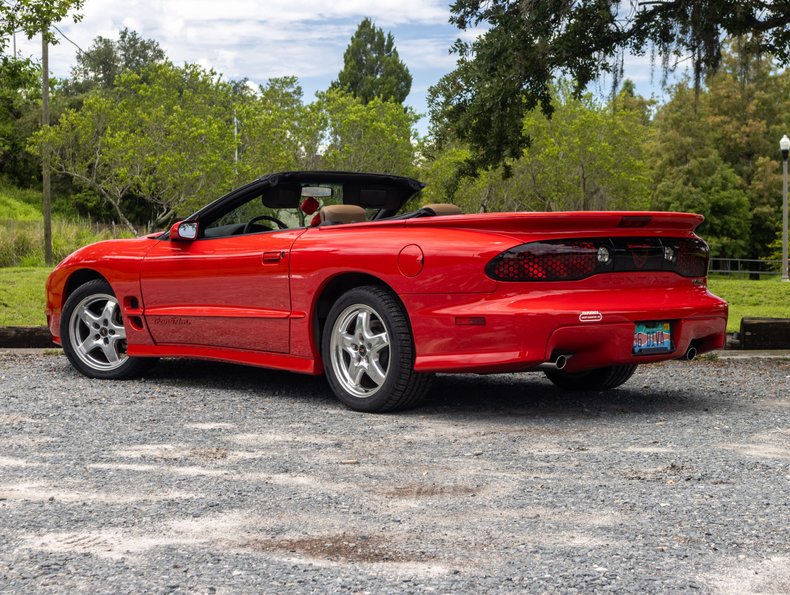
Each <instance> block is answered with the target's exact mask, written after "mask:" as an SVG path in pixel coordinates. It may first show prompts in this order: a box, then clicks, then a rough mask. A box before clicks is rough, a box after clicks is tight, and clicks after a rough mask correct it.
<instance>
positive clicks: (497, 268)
mask: <svg viewBox="0 0 790 595" xmlns="http://www.w3.org/2000/svg"><path fill="white" fill-rule="evenodd" d="M604 243H605V242H601V241H600V240H548V241H545V242H532V243H529V244H522V245H521V246H516V247H515V248H511V249H510V250H507V251H506V252H503V253H502V254H500V255H499V256H496V257H495V258H494V259H493V260H492V261H491V262H489V263H488V266H486V274H487V275H488V276H489V277H491V278H493V279H498V280H500V281H576V280H578V279H584V278H585V277H589V276H590V275H594V274H595V273H597V272H600V270H599V269H601V267H604V268H605V269H606V270H608V269H610V268H611V265H610V261H611V256H610V253H609V251H608V248H607V247H606V246H604V245H603V244H604ZM600 248H604V250H606V252H602V251H601V250H600Z"/></svg>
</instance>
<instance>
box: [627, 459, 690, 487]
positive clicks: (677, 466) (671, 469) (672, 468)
mask: <svg viewBox="0 0 790 595" xmlns="http://www.w3.org/2000/svg"><path fill="white" fill-rule="evenodd" d="M624 476H625V478H626V479H632V480H637V481H662V482H667V483H670V482H671V483H674V482H676V481H681V480H684V481H689V480H691V479H693V478H694V470H693V469H690V468H688V467H686V466H685V465H683V464H682V463H675V462H672V463H670V464H669V465H667V466H666V467H659V468H653V469H629V470H628V471H627V472H626V473H625V474H624Z"/></svg>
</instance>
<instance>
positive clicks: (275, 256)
mask: <svg viewBox="0 0 790 595" xmlns="http://www.w3.org/2000/svg"><path fill="white" fill-rule="evenodd" d="M283 258H285V250H273V251H271V252H264V253H263V264H276V263H278V262H280V261H281V260H282V259H283Z"/></svg>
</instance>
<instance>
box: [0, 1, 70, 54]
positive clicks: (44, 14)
mask: <svg viewBox="0 0 790 595" xmlns="http://www.w3.org/2000/svg"><path fill="white" fill-rule="evenodd" d="M83 4H85V0H4V1H3V2H0V51H3V50H5V48H6V47H7V45H8V40H9V38H10V37H11V35H12V34H13V32H14V31H20V30H21V31H22V32H23V33H24V34H25V35H26V36H27V38H28V39H31V38H32V37H33V36H34V35H37V34H39V33H41V32H42V31H43V32H44V36H45V37H46V38H47V41H48V43H50V44H57V43H58V39H57V37H55V35H53V34H52V32H51V31H49V27H50V25H52V24H53V23H57V22H59V21H61V20H62V19H63V18H65V17H66V15H68V14H69V12H71V11H72V10H80V9H81V8H82V6H83ZM72 19H73V20H74V22H75V23H76V22H78V21H80V20H82V15H80V14H79V13H73V14H72Z"/></svg>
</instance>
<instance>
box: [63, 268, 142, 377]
mask: <svg viewBox="0 0 790 595" xmlns="http://www.w3.org/2000/svg"><path fill="white" fill-rule="evenodd" d="M60 340H61V343H62V344H63V351H64V352H65V353H66V356H67V357H68V358H69V361H70V362H71V364H72V365H73V366H74V367H75V368H76V369H77V370H79V371H80V372H82V373H83V374H85V375H86V376H89V377H91V378H106V379H120V378H132V377H134V376H139V375H141V374H143V373H144V372H146V371H148V370H149V369H150V368H151V366H153V364H155V363H156V361H157V360H156V359H155V358H136V357H129V356H128V355H127V354H126V329H125V328H124V325H123V318H122V317H121V307H120V305H119V304H118V299H117V298H116V297H115V294H114V293H113V291H112V288H111V287H110V284H109V283H107V282H106V281H104V280H102V279H96V280H94V281H88V282H87V283H85V284H83V285H80V286H79V287H78V288H77V289H75V290H74V293H72V294H71V295H70V296H69V298H68V299H67V300H66V303H65V304H64V305H63V311H62V312H61V316H60Z"/></svg>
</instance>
